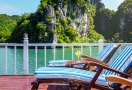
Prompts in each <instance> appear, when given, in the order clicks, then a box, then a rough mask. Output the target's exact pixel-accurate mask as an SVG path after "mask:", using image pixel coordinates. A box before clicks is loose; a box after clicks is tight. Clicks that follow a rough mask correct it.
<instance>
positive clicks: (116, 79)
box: [106, 75, 132, 87]
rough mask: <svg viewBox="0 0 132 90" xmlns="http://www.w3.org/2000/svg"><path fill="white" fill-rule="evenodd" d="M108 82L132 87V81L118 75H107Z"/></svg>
mask: <svg viewBox="0 0 132 90" xmlns="http://www.w3.org/2000/svg"><path fill="white" fill-rule="evenodd" d="M106 80H107V81H108V82H116V83H121V84H124V85H127V86H131V87H132V81H131V80H129V79H126V78H122V77H119V76H116V75H107V76H106Z"/></svg>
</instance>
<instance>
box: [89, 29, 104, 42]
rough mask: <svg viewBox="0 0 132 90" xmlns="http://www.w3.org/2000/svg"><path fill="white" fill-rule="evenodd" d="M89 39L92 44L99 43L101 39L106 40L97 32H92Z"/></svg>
mask: <svg viewBox="0 0 132 90" xmlns="http://www.w3.org/2000/svg"><path fill="white" fill-rule="evenodd" d="M88 38H89V42H90V43H97V42H98V40H99V39H103V40H105V38H104V36H102V35H101V34H98V33H97V32H96V31H95V30H91V31H90V33H89V36H88Z"/></svg>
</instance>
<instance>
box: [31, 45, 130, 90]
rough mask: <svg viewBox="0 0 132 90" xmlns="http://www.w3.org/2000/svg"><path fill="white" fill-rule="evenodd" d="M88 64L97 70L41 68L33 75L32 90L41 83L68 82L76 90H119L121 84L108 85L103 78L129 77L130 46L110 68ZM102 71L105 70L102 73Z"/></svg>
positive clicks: (93, 63) (98, 64) (97, 64)
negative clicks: (84, 89) (111, 76)
mask: <svg viewBox="0 0 132 90" xmlns="http://www.w3.org/2000/svg"><path fill="white" fill-rule="evenodd" d="M86 59H87V58H86ZM88 63H89V65H95V66H98V67H99V70H98V71H97V72H92V71H86V70H82V69H77V68H68V67H41V68H39V69H37V70H36V71H35V73H34V77H35V78H36V80H35V81H34V82H32V85H33V87H32V90H36V89H37V88H38V86H39V84H41V83H53V82H56V83H57V82H59V83H61V82H68V83H69V85H72V84H76V85H79V87H78V90H79V89H80V87H82V86H83V87H86V90H90V89H91V88H97V89H100V90H119V88H120V86H121V84H119V83H109V82H107V80H106V78H105V77H106V76H107V75H119V76H121V77H124V78H128V77H130V75H129V74H127V72H128V70H129V69H130V68H132V46H127V47H126V48H125V49H124V50H123V51H121V53H120V54H119V55H118V56H117V58H116V59H115V60H114V61H113V62H112V63H111V64H110V66H108V65H104V64H100V63H97V62H92V61H90V62H88ZM103 69H106V70H105V71H103ZM102 71H103V72H102Z"/></svg>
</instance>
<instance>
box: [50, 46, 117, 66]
mask: <svg viewBox="0 0 132 90" xmlns="http://www.w3.org/2000/svg"><path fill="white" fill-rule="evenodd" d="M116 47H117V46H116V45H115V44H108V45H107V46H106V47H105V48H104V49H103V50H102V51H101V53H100V54H99V55H98V56H97V58H96V59H97V60H101V61H105V60H107V58H108V57H109V56H110V55H111V54H112V52H113V51H114V50H115V49H116ZM66 61H67V60H56V61H50V62H48V66H66ZM75 67H80V68H81V67H83V65H76V66H75Z"/></svg>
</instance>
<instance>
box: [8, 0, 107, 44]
mask: <svg viewBox="0 0 132 90" xmlns="http://www.w3.org/2000/svg"><path fill="white" fill-rule="evenodd" d="M60 1H61V0H41V1H40V2H41V3H40V5H39V6H38V9H37V11H36V12H35V13H32V14H24V15H22V16H21V17H20V18H19V19H18V21H17V26H16V27H15V29H14V31H13V32H12V34H11V37H10V38H9V39H8V42H22V41H21V40H22V37H23V34H24V33H28V36H29V42H32V43H52V42H53V41H56V40H57V43H88V42H97V41H98V39H104V37H103V36H102V35H100V34H98V33H97V32H96V31H95V30H93V29H94V19H93V16H95V12H96V9H95V7H94V6H93V5H91V4H89V3H87V0H64V2H63V3H62V4H63V5H62V7H63V8H64V9H65V8H67V9H68V5H69V4H72V5H73V6H75V7H76V6H77V7H79V10H80V11H81V14H82V15H83V14H85V13H86V14H87V16H88V18H89V20H90V30H89V33H87V35H86V36H87V37H81V36H80V33H79V32H80V31H78V30H77V28H74V25H73V24H72V23H73V22H74V21H73V20H74V19H76V17H79V16H78V14H77V13H78V12H77V11H76V10H74V12H69V11H67V13H66V16H63V15H61V13H62V12H61V11H59V9H58V6H59V3H60ZM88 8H90V11H88ZM51 10H52V11H51ZM50 11H51V12H50ZM54 14H55V15H54ZM62 16H63V17H62ZM84 24H85V23H84ZM78 26H79V23H78ZM81 33H82V34H83V33H85V31H84V30H82V31H81Z"/></svg>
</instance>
